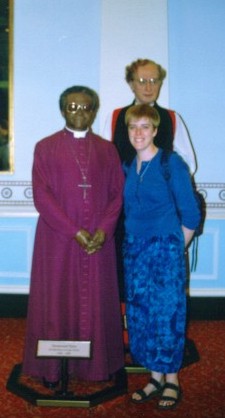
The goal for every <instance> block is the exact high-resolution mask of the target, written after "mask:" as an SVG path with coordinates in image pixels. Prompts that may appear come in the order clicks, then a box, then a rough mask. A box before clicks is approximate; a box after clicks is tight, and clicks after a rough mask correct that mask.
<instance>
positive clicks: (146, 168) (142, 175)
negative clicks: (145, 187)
mask: <svg viewBox="0 0 225 418" xmlns="http://www.w3.org/2000/svg"><path fill="white" fill-rule="evenodd" d="M151 161H152V160H149V162H148V164H147V165H146V166H145V168H144V170H143V172H142V173H141V174H139V182H140V183H142V180H143V177H144V175H145V174H146V172H147V170H148V168H149V166H150V164H151Z"/></svg>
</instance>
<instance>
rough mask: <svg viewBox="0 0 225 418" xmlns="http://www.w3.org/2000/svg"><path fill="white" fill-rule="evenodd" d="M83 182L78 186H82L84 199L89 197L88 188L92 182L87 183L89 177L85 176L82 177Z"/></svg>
mask: <svg viewBox="0 0 225 418" xmlns="http://www.w3.org/2000/svg"><path fill="white" fill-rule="evenodd" d="M82 180H83V183H82V184H78V187H81V188H82V189H83V199H86V197H87V189H89V188H91V187H92V186H91V184H87V178H86V177H85V176H84V177H82Z"/></svg>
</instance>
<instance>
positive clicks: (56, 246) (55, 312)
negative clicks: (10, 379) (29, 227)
mask: <svg viewBox="0 0 225 418" xmlns="http://www.w3.org/2000/svg"><path fill="white" fill-rule="evenodd" d="M59 104H60V110H61V114H62V116H63V117H64V119H65V122H66V125H65V128H64V129H63V130H61V131H59V132H56V133H54V134H53V135H51V136H49V137H47V138H44V139H43V140H41V141H40V142H38V143H37V144H36V147H35V153H34V163H33V194H34V203H35V206H36V209H37V211H38V212H39V220H38V224H37V231H36V238H35V245H34V254H33V264H32V274H31V287H30V297H29V308H28V318H27V334H26V343H25V353H24V361H23V373H24V374H26V375H30V376H34V377H38V378H40V379H42V380H43V382H44V384H45V385H46V386H48V387H54V386H56V384H57V382H58V381H59V379H60V362H59V361H58V360H55V359H54V360H53V359H48V360H47V359H40V358H38V359H37V358H36V348H37V342H38V340H40V339H41V340H76V341H80V340H81V341H91V344H92V356H91V359H82V360H70V361H69V374H70V375H75V376H76V377H78V378H81V379H85V380H95V381H96V380H107V379H108V378H109V376H110V375H112V374H113V373H115V372H116V371H118V370H119V369H120V368H121V367H123V362H124V360H123V339H122V329H121V317H120V305H119V295H118V285H117V277H116V263H115V248H114V230H115V226H116V222H117V219H118V216H119V213H120V210H121V206H122V189H123V183H124V178H123V173H122V169H121V164H120V159H119V156H118V153H117V151H116V149H115V146H114V145H113V144H111V143H110V142H107V141H104V140H103V139H102V138H101V137H99V136H97V135H95V134H94V133H92V131H91V125H92V123H93V121H94V119H95V116H96V113H97V111H98V107H99V99H98V96H97V94H96V93H95V92H94V91H93V90H91V89H89V88H87V87H83V86H74V87H71V88H68V89H67V90H65V91H64V92H63V93H62V94H61V96H60V101H59Z"/></svg>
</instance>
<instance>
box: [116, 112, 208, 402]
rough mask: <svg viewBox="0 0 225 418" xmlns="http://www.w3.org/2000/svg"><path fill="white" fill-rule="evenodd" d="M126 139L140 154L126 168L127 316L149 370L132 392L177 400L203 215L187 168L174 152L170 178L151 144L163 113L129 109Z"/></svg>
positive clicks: (136, 350) (136, 398)
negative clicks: (191, 255)
mask: <svg viewBox="0 0 225 418" xmlns="http://www.w3.org/2000/svg"><path fill="white" fill-rule="evenodd" d="M125 120H126V124H127V126H128V133H129V139H130V142H131V144H132V146H133V147H134V148H135V150H136V152H137V155H136V157H135V159H134V160H133V162H132V163H131V165H130V166H129V167H125V172H126V183H125V190H124V208H125V230H126V236H125V241H124V266H125V288H126V315H127V321H128V332H129V342H130V350H131V353H132V356H133V358H134V359H135V361H137V362H138V363H139V364H141V365H142V366H144V367H146V368H147V369H148V370H150V371H151V379H150V381H149V383H148V384H147V385H146V386H145V388H144V389H140V390H138V391H136V392H135V393H134V394H133V395H132V401H133V402H135V403H142V402H145V401H148V400H150V399H152V398H153V397H155V396H157V395H159V396H160V399H159V402H158V407H159V408H160V409H171V408H174V407H176V406H177V403H178V402H179V400H180V399H181V390H180V386H179V380H178V371H179V369H180V367H181V363H182V358H183V351H184V341H185V323H186V295H185V284H186V269H185V256H184V252H185V248H186V247H187V246H188V245H189V243H190V241H191V239H192V237H193V234H194V230H195V228H196V227H197V226H198V223H199V219H200V213H199V209H198V205H197V202H196V199H195V196H194V193H193V188H192V182H191V177H190V174H189V170H188V167H187V165H186V163H185V162H184V161H183V160H182V158H181V157H180V156H179V155H178V154H176V153H175V152H170V153H169V154H168V155H167V159H168V162H167V164H168V169H169V174H170V175H169V178H168V179H166V178H165V170H164V166H163V162H162V158H164V157H162V156H163V155H164V153H165V151H163V150H162V149H160V148H157V147H156V146H155V145H154V137H155V135H156V133H157V127H158V126H159V123H160V117H159V114H158V112H157V110H155V109H154V108H152V107H151V106H148V105H145V104H143V105H136V106H132V107H130V108H129V109H128V110H127V112H126V119H125Z"/></svg>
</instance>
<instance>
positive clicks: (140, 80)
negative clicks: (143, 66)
mask: <svg viewBox="0 0 225 418" xmlns="http://www.w3.org/2000/svg"><path fill="white" fill-rule="evenodd" d="M135 81H137V82H138V84H139V85H140V86H147V84H148V83H149V84H150V86H156V85H158V84H160V83H161V80H160V79H159V78H135Z"/></svg>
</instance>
